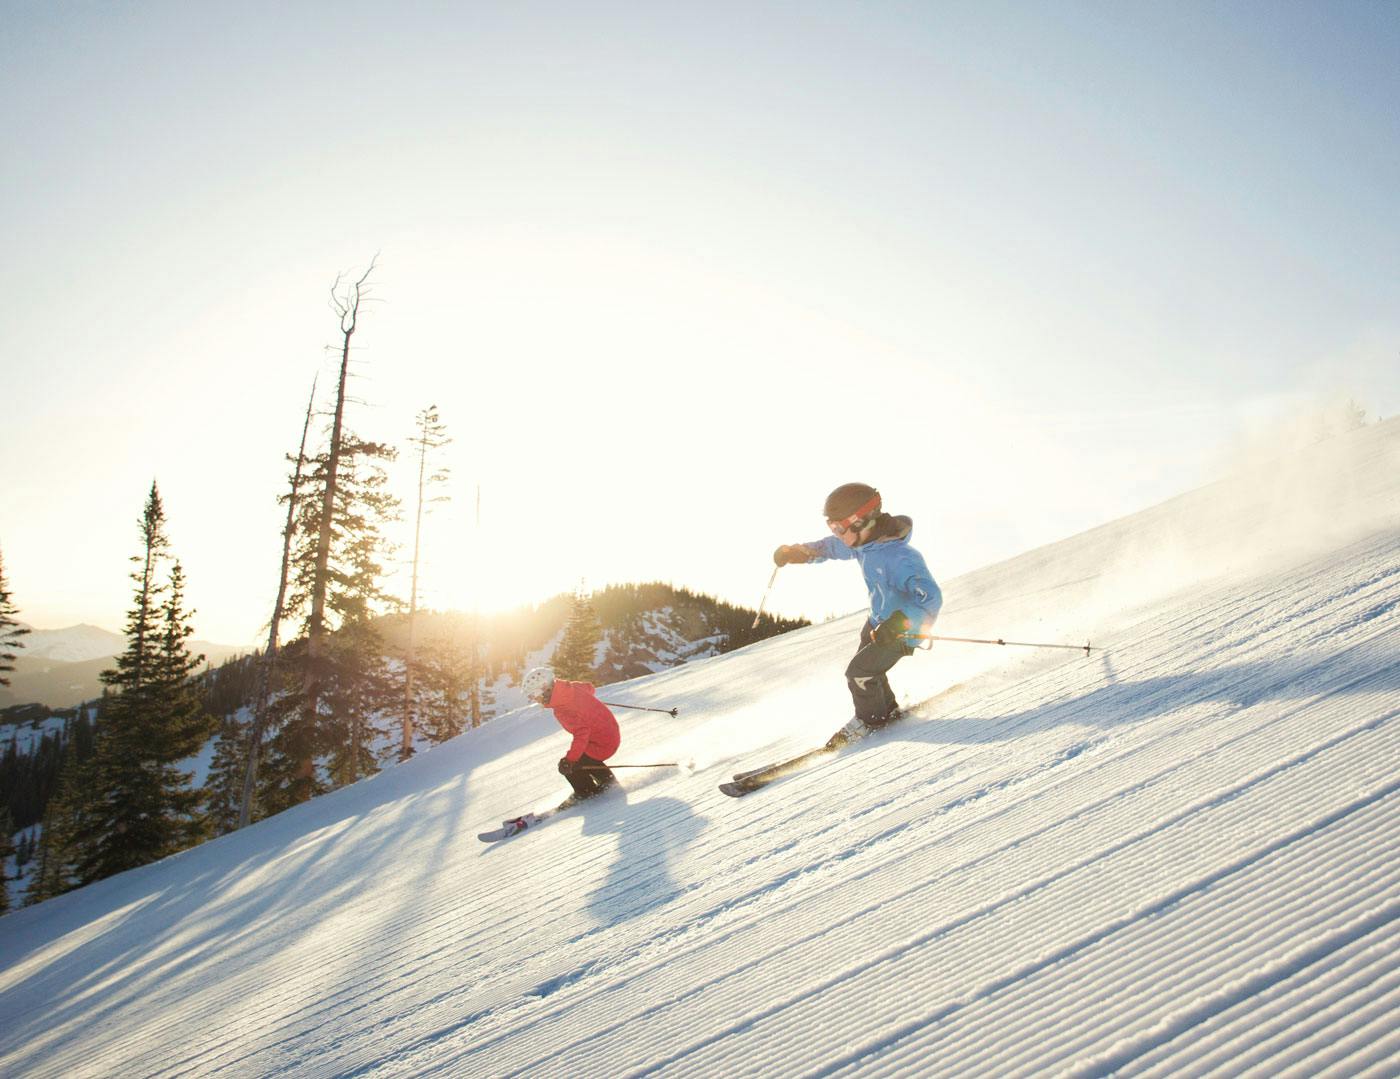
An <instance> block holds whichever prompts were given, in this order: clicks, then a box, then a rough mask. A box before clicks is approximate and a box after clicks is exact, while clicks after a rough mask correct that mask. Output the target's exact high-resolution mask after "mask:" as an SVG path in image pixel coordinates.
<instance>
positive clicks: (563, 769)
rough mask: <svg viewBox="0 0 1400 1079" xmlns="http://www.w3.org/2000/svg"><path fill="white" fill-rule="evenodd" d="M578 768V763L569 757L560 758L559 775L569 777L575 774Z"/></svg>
mask: <svg viewBox="0 0 1400 1079" xmlns="http://www.w3.org/2000/svg"><path fill="white" fill-rule="evenodd" d="M577 767H578V761H571V760H569V758H568V757H560V758H559V774H560V775H561V776H564V777H566V778H567V777H568V776H571V775H573V774H574V769H575V768H577Z"/></svg>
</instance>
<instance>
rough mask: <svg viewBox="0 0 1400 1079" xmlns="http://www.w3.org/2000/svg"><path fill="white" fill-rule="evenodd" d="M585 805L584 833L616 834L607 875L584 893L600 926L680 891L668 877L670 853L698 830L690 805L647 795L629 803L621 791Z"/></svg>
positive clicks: (656, 904)
mask: <svg viewBox="0 0 1400 1079" xmlns="http://www.w3.org/2000/svg"><path fill="white" fill-rule="evenodd" d="M583 808H584V822H583V835H585V836H589V835H605V834H615V835H616V836H617V853H616V856H615V858H614V860H613V863H612V865H611V866H609V868H608V875H607V878H606V879H605V880H604V881H603V882H602V883H601V884H600V885H599V886H598V887H597V888H596V889H595V890H594V892H593V894H592V895H590V896H589V897H588V910H589V912H590V913H591V914H592V915H593V917H594V918H595V919H597V921H598V923H599V924H600V925H614V924H616V923H618V922H624V921H627V920H628V919H630V918H635V917H637V916H638V915H641V914H645V913H647V912H648V911H650V910H654V909H655V908H657V907H659V906H661V905H662V904H664V903H668V902H670V901H671V900H672V899H674V898H675V897H676V896H678V895H680V894H681V892H682V891H683V890H684V887H683V886H682V885H681V884H679V883H678V882H677V881H676V880H675V878H674V876H673V875H672V857H673V856H674V855H675V854H677V853H679V852H680V851H681V850H683V849H684V848H685V847H686V846H687V845H689V844H690V843H692V842H694V840H695V839H696V837H697V836H699V834H700V832H701V821H700V819H699V818H698V817H697V816H696V815H695V813H694V811H693V810H692V808H691V806H690V805H689V804H687V803H686V802H683V801H681V800H680V799H678V798H649V799H647V800H646V801H644V802H638V803H637V804H635V805H633V806H630V807H629V806H628V805H627V800H626V794H625V792H619V795H615V796H613V797H611V798H606V799H601V800H599V801H598V802H596V803H585V804H584V807H583ZM624 818H625V819H624Z"/></svg>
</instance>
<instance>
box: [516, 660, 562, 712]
mask: <svg viewBox="0 0 1400 1079" xmlns="http://www.w3.org/2000/svg"><path fill="white" fill-rule="evenodd" d="M520 688H521V689H523V690H524V691H525V696H527V697H529V698H530V700H532V701H539V702H540V704H543V703H544V702H545V701H547V700H549V695H550V694H551V693H553V692H554V672H553V671H551V670H550V669H549V668H548V667H531V668H530V669H529V670H528V671H526V672H525V677H524V678H522V679H521V680H520Z"/></svg>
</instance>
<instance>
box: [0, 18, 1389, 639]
mask: <svg viewBox="0 0 1400 1079" xmlns="http://www.w3.org/2000/svg"><path fill="white" fill-rule="evenodd" d="M4 15H5V23H6V27H7V31H6V34H5V35H4V38H3V40H0V101H3V102H4V104H3V105H0V109H3V115H4V119H5V130H6V138H5V149H4V153H3V157H2V158H0V161H3V175H4V184H5V191H6V197H5V199H4V200H3V201H2V202H0V235H3V236H4V237H5V238H6V242H5V249H6V253H5V257H4V258H3V259H0V288H3V290H4V295H5V296H6V297H7V302H6V303H5V304H4V305H3V307H0V416H3V428H0V453H2V454H3V459H4V461H5V463H6V470H5V497H4V498H3V499H0V555H3V559H4V570H5V575H6V580H7V582H8V584H9V586H10V589H11V591H12V595H13V600H14V602H15V604H16V605H17V607H18V608H19V611H20V617H21V618H23V619H24V620H25V621H27V622H29V623H31V624H34V625H36V626H39V627H42V628H58V627H61V626H64V625H70V624H73V623H77V622H90V623H95V624H98V625H103V626H106V627H108V628H113V629H116V628H119V627H120V625H121V622H122V619H123V616H124V612H125V610H126V608H127V606H128V604H129V603H130V596H131V588H130V584H129V582H128V580H127V577H126V574H127V572H128V569H129V563H128V559H129V558H130V557H131V556H132V555H133V554H135V553H136V551H137V543H138V537H137V531H136V520H137V518H138V516H139V514H140V511H141V507H142V503H143V500H144V497H145V495H146V492H147V490H148V489H149V487H150V484H151V482H152V480H153V479H154V480H156V481H157V482H158V483H159V485H160V489H161V492H162V495H163V498H164V501H165V507H166V511H167V513H168V515H169V533H170V538H171V541H172V547H173V550H174V553H175V554H176V555H177V556H178V557H179V558H180V559H181V561H182V563H183V564H184V568H185V571H186V574H187V576H188V580H189V595H190V598H191V601H192V603H193V605H194V607H195V608H196V609H197V614H196V616H195V627H196V632H197V634H198V635H199V636H200V637H202V638H205V639H209V640H217V641H220V642H223V643H232V644H240V643H250V644H251V643H253V642H255V641H257V640H258V639H260V638H261V637H262V635H263V634H264V633H265V630H264V628H263V627H264V626H265V623H266V620H267V617H268V614H269V612H270V609H271V606H272V600H273V597H274V595H275V591H276V575H277V566H278V559H279V556H280V549H281V541H280V529H281V523H282V512H283V511H282V509H281V508H280V507H279V506H278V504H277V497H278V495H279V494H281V492H282V491H283V490H284V489H285V486H286V473H287V462H286V460H285V455H286V454H287V453H290V452H293V451H294V450H295V448H296V444H297V440H298V437H299V435H300V430H301V422H302V416H303V412H304V409H305V407H306V401H307V395H308V393H309V392H310V389H311V385H312V380H313V378H316V377H317V376H318V375H319V377H320V380H321V388H322V392H323V393H324V391H325V390H326V389H327V388H328V386H329V385H330V383H331V381H332V379H333V374H334V363H335V352H334V348H335V346H336V344H337V338H338V334H337V320H336V318H335V315H334V314H333V312H332V311H331V310H330V308H329V306H328V303H327V300H328V297H329V292H330V288H331V285H332V283H333V282H334V281H335V280H336V277H337V275H338V274H342V273H349V274H358V273H360V272H363V270H364V268H365V267H366V266H368V265H369V263H370V261H371V260H372V259H373V260H377V261H376V263H375V270H374V273H373V276H372V278H371V284H372V290H373V291H372V296H373V301H374V302H373V303H371V304H370V305H368V306H367V308H366V310H365V311H364V314H363V317H362V320H361V323H360V328H359V330H358V332H357V334H356V337H355V345H356V351H355V363H354V373H355V376H356V377H355V379H354V380H353V383H352V393H353V394H354V396H355V398H356V403H355V404H354V405H353V406H352V408H351V412H350V417H349V421H350V424H351V426H352V427H353V428H354V430H355V431H356V432H358V433H359V434H361V435H363V436H364V437H368V438H374V439H378V440H380V441H384V442H389V443H392V444H395V445H397V446H399V447H400V448H401V449H402V450H403V451H405V452H404V456H403V457H402V458H401V461H400V463H399V465H398V466H396V469H395V475H394V482H395V485H396V489H397V490H399V492H400V493H401V494H402V495H403V496H404V497H405V518H406V520H405V523H404V524H403V525H402V526H401V527H399V528H398V529H397V530H396V532H397V535H398V537H399V538H400V539H401V540H402V542H403V547H402V548H401V550H400V552H399V554H398V556H397V559H396V567H397V570H398V572H397V576H396V578H395V583H394V587H396V588H397V589H398V590H399V591H400V592H401V593H402V594H405V595H406V593H407V589H408V574H407V567H406V561H407V555H408V551H409V544H410V542H411V534H410V532H409V527H408V526H409V525H410V524H411V516H412V508H413V507H412V504H411V498H412V476H413V469H412V462H411V461H410V460H409V459H408V454H407V450H408V440H409V439H410V438H411V436H412V433H413V423H414V417H415V415H416V414H417V413H418V412H419V411H420V410H421V409H423V408H426V407H428V406H430V405H435V406H437V409H438V411H439V413H440V415H441V417H442V420H443V422H444V423H445V424H446V425H447V427H448V429H449V433H450V434H451V435H452V436H453V439H454V441H453V443H452V445H451V447H450V448H449V449H448V450H447V451H446V453H445V455H444V460H443V463H444V464H446V465H447V466H449V467H450V469H451V476H452V478H451V482H450V484H449V490H448V493H449V494H450V495H451V496H452V501H451V502H449V503H446V504H443V505H441V506H439V507H437V509H436V510H435V511H434V513H433V514H432V515H431V516H430V518H429V519H428V522H427V525H426V531H425V565H424V569H423V601H424V602H426V603H428V604H429V605H431V606H435V607H441V608H453V607H458V608H468V607H471V606H479V607H481V608H483V609H495V608H500V607H508V606H513V605H515V604H518V603H521V602H531V601H535V600H539V599H542V598H544V597H547V596H549V595H552V594H555V593H557V592H559V591H563V590H568V589H572V588H575V587H578V586H579V585H580V584H582V585H583V586H585V587H588V588H594V587H601V586H603V585H605V584H607V583H610V582H614V581H630V580H668V581H673V582H674V583H676V584H678V585H684V586H687V587H691V588H696V589H700V590H702V591H707V592H711V593H714V594H717V595H720V596H722V597H724V598H726V599H730V600H732V601H734V602H739V603H743V604H745V605H749V606H753V605H756V604H757V603H758V602H759V600H760V598H761V597H762V596H763V594H764V588H765V585H766V584H767V582H768V579H769V574H770V572H771V566H772V563H771V559H770V555H771V552H772V550H773V548H774V547H776V546H777V545H778V544H780V543H787V542H795V541H801V540H810V539H815V538H817V537H819V536H821V535H822V534H823V532H824V529H825V526H824V524H823V521H822V518H821V504H822V501H823V499H824V497H825V495H826V493H827V492H828V491H829V490H830V489H831V488H833V487H835V486H837V485H838V484H840V483H845V482H849V481H853V480H858V481H861V482H867V483H872V484H875V485H876V486H878V487H879V488H880V489H881V491H882V492H883V493H884V496H885V503H886V508H887V509H890V510H892V511H894V512H898V513H905V514H908V515H910V516H911V517H913V518H914V521H915V531H914V543H915V545H916V546H917V547H919V548H920V549H921V550H922V551H923V553H924V554H925V556H926V558H927V560H928V562H929V564H930V567H931V568H932V569H933V571H934V573H935V575H936V576H939V577H946V576H952V575H954V574H956V573H960V572H963V571H966V570H968V569H972V568H975V567H977V566H980V565H985V564H987V563H990V562H993V561H996V560H998V559H1002V558H1006V557H1009V556H1011V555H1014V554H1016V553H1018V552H1020V551H1022V550H1025V549H1027V548H1028V547H1031V546H1034V545H1036V544H1039V543H1044V542H1048V541H1051V540H1054V539H1057V538H1060V537H1062V536H1065V535H1069V534H1072V533H1074V532H1077V531H1080V530H1082V529H1084V528H1088V527H1092V526H1094V525H1097V524H1099V523H1100V522H1102V521H1105V520H1108V519H1111V518H1113V517H1116V516H1120V515H1122V514H1123V513H1126V512H1130V511H1132V510H1134V509H1138V508H1140V507H1143V506H1146V505H1149V504H1152V503H1154V502H1156V501H1159V500H1161V499H1163V498H1166V497H1169V496H1171V495H1174V494H1176V493H1178V492H1179V491H1182V490H1185V489H1187V488H1189V487H1192V486H1195V485H1198V484H1199V483H1202V482H1205V481H1207V480H1209V479H1212V478H1214V477H1215V476H1216V475H1217V474H1219V472H1220V470H1221V469H1222V468H1223V467H1225V462H1227V461H1228V460H1229V459H1230V456H1231V454H1232V453H1233V452H1234V451H1235V450H1237V449H1238V448H1239V446H1240V445H1241V444H1242V443H1244V442H1246V441H1247V440H1248V439H1249V438H1250V437H1251V436H1252V433H1253V432H1256V431H1257V430H1259V429H1260V428H1261V427H1263V426H1267V425H1268V424H1270V423H1275V422H1277V421H1278V420H1279V418H1280V417H1288V416H1291V415H1295V414H1297V413H1298V412H1300V411H1302V410H1305V409H1308V408H1311V407H1313V406H1314V405H1315V404H1316V403H1318V402H1330V401H1335V400H1338V399H1342V400H1345V399H1346V398H1348V397H1350V398H1354V399H1356V400H1357V401H1358V402H1360V403H1361V404H1362V405H1363V406H1364V407H1366V408H1367V409H1368V410H1369V411H1370V413H1371V414H1372V415H1373V416H1374V415H1382V416H1386V415H1391V414H1393V413H1394V412H1395V411H1397V410H1400V200H1396V199H1395V197H1394V192H1395V191H1396V190H1400V112H1397V110H1396V109H1395V108H1394V102H1395V101H1397V100H1400V69H1397V68H1396V66H1395V64H1394V57H1395V56H1396V55H1400V9H1398V8H1396V7H1395V6H1394V5H1386V4H1371V3H1334V4H1327V5H1306V4H1288V3H1271V4H1250V3H1234V4H1204V3H1202V4H1175V5H1151V4H1112V5H1110V4H1058V5H1039V4H976V5H972V4H957V5H953V4H896V3H888V4H865V3H816V4H801V5H799V4H760V5H754V4H725V3H707V4H704V5H700V4H688V5H686V4H667V3H662V4H653V5H644V6H643V5H634V4H609V3H597V4H588V5H570V4H550V3H529V2H526V3H513V4H509V5H506V4H497V5H485V4H465V5H464V4H415V3H407V4H401V5H395V6H394V7H393V8H392V9H388V8H384V7H383V6H380V5H366V4H356V3H349V4H346V3H337V4H334V5H331V4H312V3H305V4H297V5H271V4H250V5H240V6H238V7H237V8H236V9H235V8H230V7H228V6H225V5H219V6H215V5H190V4H161V3H143V4H140V5H107V4H84V3H75V4H64V5H37V4H13V3H10V4H6V5H5V11H4ZM325 401H326V399H325V398H324V397H323V398H322V404H323V405H324V404H325ZM478 487H479V488H480V491H481V500H480V504H481V512H480V524H479V526H478V524H477V521H476V514H475V506H476V492H477V489H478ZM862 601H863V589H862V586H861V583H860V579H859V574H858V573H856V572H855V571H854V570H853V569H852V568H851V567H818V568H811V567H799V568H794V569H788V570H784V571H783V572H782V573H780V574H779V575H778V578H777V581H776V583H775V587H774V589H773V592H772V595H771V597H770V598H769V601H768V602H769V609H772V610H774V611H776V612H778V613H782V614H797V615H805V616H807V617H811V618H814V619H821V618H824V617H827V616H829V615H831V614H834V613H844V612H846V611H850V610H853V609H855V608H857V607H859V606H860V605H861V603H862Z"/></svg>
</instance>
